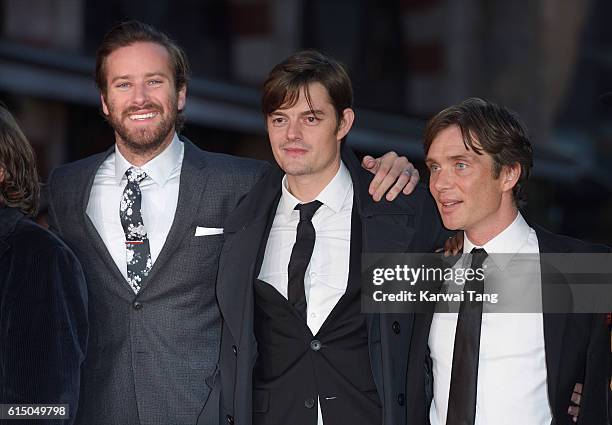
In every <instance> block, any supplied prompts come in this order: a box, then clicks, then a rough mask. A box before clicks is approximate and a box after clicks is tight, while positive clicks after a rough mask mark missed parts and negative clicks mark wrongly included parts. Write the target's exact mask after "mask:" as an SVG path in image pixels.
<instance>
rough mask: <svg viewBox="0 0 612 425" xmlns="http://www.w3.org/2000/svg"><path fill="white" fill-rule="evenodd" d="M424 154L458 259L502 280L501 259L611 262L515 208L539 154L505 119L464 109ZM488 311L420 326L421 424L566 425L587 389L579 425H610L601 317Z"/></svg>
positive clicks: (497, 112)
mask: <svg viewBox="0 0 612 425" xmlns="http://www.w3.org/2000/svg"><path fill="white" fill-rule="evenodd" d="M425 154H426V163H427V166H428V168H429V170H430V172H431V176H430V182H429V189H430V192H431V194H432V195H433V197H434V199H435V200H436V204H437V206H438V210H439V211H440V215H441V217H442V220H443V222H444V226H445V227H446V228H448V229H451V230H463V234H464V247H463V252H464V253H473V255H472V257H473V261H474V260H477V259H478V258H480V262H479V265H478V267H484V269H485V270H486V269H487V267H489V268H491V269H495V267H496V265H498V262H494V260H495V259H498V258H499V257H495V258H491V257H489V255H490V254H502V253H503V254H537V253H568V254H569V253H589V252H608V251H609V249H608V248H607V247H604V246H597V245H591V244H587V243H585V242H582V241H578V240H575V239H571V238H567V237H563V236H558V235H554V234H552V233H549V232H547V231H546V230H544V229H542V228H540V227H538V226H535V225H530V224H528V223H527V222H526V221H525V219H524V218H523V216H522V214H521V212H520V211H519V207H520V206H522V205H523V202H524V190H525V184H526V183H527V180H528V178H529V175H530V172H531V167H532V156H533V154H532V147H531V143H530V141H529V138H528V136H527V133H526V131H525V129H524V127H523V125H522V124H521V122H520V121H519V119H518V118H517V117H516V115H515V114H513V113H512V112H510V111H509V110H507V109H506V108H503V107H500V106H497V105H495V104H493V103H489V102H486V101H483V100H481V99H468V100H466V101H464V102H462V103H460V104H459V105H456V106H452V107H450V108H447V109H445V110H443V111H442V112H440V113H438V114H437V115H436V116H435V117H433V118H432V119H431V120H430V121H429V123H428V124H427V127H426V130H425ZM487 257H489V258H487ZM540 258H541V257H540ZM540 263H541V260H540V261H539V262H537V265H538V266H540ZM472 264H474V263H472ZM471 267H475V266H471ZM543 267H544V266H542V267H538V271H537V272H536V276H537V277H538V279H536V280H537V282H536V284H540V283H542V291H541V292H542V301H543V302H546V301H547V300H548V299H550V297H549V295H550V294H551V293H550V292H549V290H548V289H549V288H550V287H549V288H545V287H544V285H543V283H544V282H545V278H546V277H545V276H546V275H545V274H542V276H541V279H540V270H541V269H543ZM548 276H550V274H549V275H548ZM546 279H547V278H546ZM504 283H506V282H504ZM484 285H485V287H486V285H487V273H486V271H485V279H484ZM468 304H469V305H468ZM482 304H483V303H482V301H480V302H475V303H464V302H462V305H461V307H460V310H459V313H438V312H436V313H435V314H434V313H433V312H432V314H430V315H423V316H421V317H419V319H418V320H417V322H416V324H415V333H414V336H413V346H412V348H411V358H410V363H411V365H410V372H409V384H408V387H407V391H408V393H409V397H408V400H409V405H408V409H409V411H411V412H412V413H413V418H414V419H415V421H416V422H415V423H417V424H425V423H431V424H432V425H442V424H446V425H472V424H496V425H503V424H517V423H528V424H534V425H535V424H539V425H545V424H546V425H548V424H550V423H555V424H569V423H572V417H571V416H570V415H569V414H568V408H569V405H570V397H571V395H572V390H573V388H574V384H575V383H577V382H579V383H581V382H583V383H584V386H583V389H582V399H581V400H576V401H579V402H580V403H581V407H580V409H581V410H580V414H579V416H578V422H579V423H584V424H601V425H604V424H606V423H607V420H606V410H607V409H606V398H607V394H606V387H607V380H608V376H609V374H608V373H607V367H608V356H609V350H608V347H607V342H606V329H605V321H604V318H603V315H598V314H569V313H562V314H561V313H560V314H550V313H547V312H544V313H543V314H542V313H503V314H502V313H486V312H485V313H482V310H483V308H482ZM424 365H425V367H424ZM424 371H425V373H424Z"/></svg>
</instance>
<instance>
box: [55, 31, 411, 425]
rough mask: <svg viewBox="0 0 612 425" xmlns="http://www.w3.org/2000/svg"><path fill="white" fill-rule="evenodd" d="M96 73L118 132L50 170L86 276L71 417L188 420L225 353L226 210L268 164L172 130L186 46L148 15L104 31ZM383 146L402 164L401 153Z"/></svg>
mask: <svg viewBox="0 0 612 425" xmlns="http://www.w3.org/2000/svg"><path fill="white" fill-rule="evenodd" d="M96 82H97V85H98V88H99V90H100V99H101V103H102V111H103V113H104V115H105V117H106V119H107V120H108V122H109V123H110V125H111V126H112V127H113V129H114V130H115V142H116V143H115V145H114V146H113V147H112V148H110V149H109V150H108V151H107V152H104V153H101V154H98V155H94V156H91V157H89V158H85V159H83V160H81V161H77V162H75V163H72V164H68V165H65V166H62V167H60V168H58V169H56V170H55V171H54V172H53V174H52V176H51V177H50V182H49V191H50V217H49V220H50V224H51V226H52V228H53V229H54V230H55V231H56V232H57V233H58V234H59V235H61V236H62V238H63V239H64V240H65V241H66V242H67V243H68V245H70V246H71V248H72V249H73V250H74V252H75V253H76V255H77V257H78V258H79V259H80V260H81V262H82V264H83V268H84V271H85V276H86V278H87V284H88V289H89V299H90V316H89V317H90V325H91V328H90V329H91V343H90V345H89V350H88V352H87V358H86V362H85V368H84V375H83V382H82V387H81V390H82V391H81V402H80V406H79V411H78V420H77V422H78V423H79V424H84V425H95V424H104V425H108V424H121V425H126V424H130V425H131V424H143V425H144V424H147V425H153V424H162V425H167V424H173V425H178V424H193V423H195V421H196V419H197V417H198V414H199V412H200V411H201V410H202V407H203V406H204V404H205V402H206V400H207V397H208V395H209V386H208V385H207V383H206V379H207V378H208V377H210V376H212V375H213V372H214V370H215V365H216V363H217V361H218V357H219V345H220V333H221V317H220V315H219V311H218V307H217V303H216V298H215V291H214V286H215V279H216V276H217V266H218V263H217V262H218V257H219V253H220V251H221V246H222V244H223V240H224V236H223V228H224V227H225V225H224V222H225V218H226V217H227V216H228V215H229V213H230V212H231V211H232V209H233V207H234V205H235V204H236V202H237V200H238V199H239V198H240V197H242V196H243V195H244V194H245V193H247V192H248V190H249V189H250V188H251V186H252V185H253V184H254V183H255V181H257V179H258V178H259V177H260V175H261V174H262V173H263V171H264V170H265V169H266V168H267V165H266V164H264V163H262V162H258V161H254V160H248V159H242V158H235V157H231V156H228V155H221V154H215V153H210V152H204V151H202V150H200V149H198V148H197V147H196V146H194V145H193V144H192V143H191V142H190V141H189V140H187V139H186V138H184V137H179V136H178V135H177V131H179V130H180V127H181V123H182V117H181V111H182V110H183V108H184V106H185V101H186V87H187V59H186V57H185V55H184V53H183V52H182V50H181V49H180V48H179V47H178V46H177V45H176V44H175V43H174V42H172V41H171V40H170V39H169V38H168V37H167V36H166V35H164V34H163V33H160V32H159V31H157V30H155V29H153V28H151V27H150V26H147V25H144V24H141V23H138V22H127V23H122V24H119V25H118V26H116V27H114V28H113V29H112V30H111V31H110V32H109V33H108V34H107V35H106V37H105V39H104V40H103V42H102V44H101V46H100V47H99V49H98V53H97V60H96ZM387 159H388V162H391V163H393V164H394V166H392V167H391V166H390V165H389V164H387V168H391V169H392V171H393V170H394V172H395V176H396V177H397V176H398V175H399V174H400V172H399V171H398V165H399V169H400V170H403V169H404V164H405V163H406V160H405V159H403V160H400V161H395V162H394V160H395V157H393V156H388V157H387ZM380 168H381V169H384V168H385V167H382V166H381V167H380ZM392 174H393V173H392ZM393 180H394V179H393ZM399 180H400V184H402V182H403V183H406V181H407V180H408V178H407V176H406V175H405V173H403V174H402V175H401V177H400V179H399ZM383 183H384V184H383V186H385V185H386V187H387V188H388V187H389V186H390V185H389V184H388V180H387V181H386V182H385V181H383Z"/></svg>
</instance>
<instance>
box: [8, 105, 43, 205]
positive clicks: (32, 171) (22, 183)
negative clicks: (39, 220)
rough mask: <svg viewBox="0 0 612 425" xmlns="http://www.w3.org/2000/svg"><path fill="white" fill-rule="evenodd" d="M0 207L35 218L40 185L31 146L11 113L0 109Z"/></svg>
mask: <svg viewBox="0 0 612 425" xmlns="http://www.w3.org/2000/svg"><path fill="white" fill-rule="evenodd" d="M0 169H1V170H2V171H3V172H4V178H3V180H2V181H0V207H12V208H18V209H20V210H21V211H23V212H24V213H25V214H27V215H30V216H35V215H36V213H37V211H38V202H39V196H40V184H39V182H38V171H37V170H36V159H35V157H34V151H33V150H32V146H30V143H29V142H28V139H26V137H25V135H24V134H23V132H22V131H21V129H20V128H19V125H18V124H17V122H16V121H15V119H14V118H13V116H12V115H11V113H10V112H9V111H8V110H7V109H6V108H4V107H3V106H2V105H0Z"/></svg>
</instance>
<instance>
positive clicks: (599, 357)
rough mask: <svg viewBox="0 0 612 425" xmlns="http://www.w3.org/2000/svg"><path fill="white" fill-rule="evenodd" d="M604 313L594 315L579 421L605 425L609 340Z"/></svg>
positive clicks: (608, 377) (608, 373)
mask: <svg viewBox="0 0 612 425" xmlns="http://www.w3.org/2000/svg"><path fill="white" fill-rule="evenodd" d="M606 328H607V326H606V321H605V317H604V315H603V314H593V317H592V325H591V334H590V338H589V345H588V347H587V358H586V365H585V376H584V385H583V391H582V399H581V408H580V416H579V418H578V423H579V424H598V423H601V424H605V423H607V421H606V419H605V418H606V416H608V395H609V391H610V389H609V387H608V386H609V383H610V381H609V379H610V340H609V333H608V332H607V329H606Z"/></svg>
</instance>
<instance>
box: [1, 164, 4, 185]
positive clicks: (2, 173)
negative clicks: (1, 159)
mask: <svg viewBox="0 0 612 425" xmlns="http://www.w3.org/2000/svg"><path fill="white" fill-rule="evenodd" d="M3 181H4V168H2V167H0V184H1V183H2V182H3Z"/></svg>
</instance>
